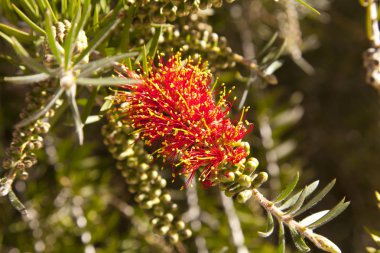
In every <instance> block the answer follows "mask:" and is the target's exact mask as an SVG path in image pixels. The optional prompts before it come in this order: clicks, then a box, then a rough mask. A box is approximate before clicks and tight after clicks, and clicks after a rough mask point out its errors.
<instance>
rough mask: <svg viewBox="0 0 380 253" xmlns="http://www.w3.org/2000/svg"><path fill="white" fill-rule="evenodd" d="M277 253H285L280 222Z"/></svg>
mask: <svg viewBox="0 0 380 253" xmlns="http://www.w3.org/2000/svg"><path fill="white" fill-rule="evenodd" d="M277 253H285V229H284V223H282V221H278V248H277Z"/></svg>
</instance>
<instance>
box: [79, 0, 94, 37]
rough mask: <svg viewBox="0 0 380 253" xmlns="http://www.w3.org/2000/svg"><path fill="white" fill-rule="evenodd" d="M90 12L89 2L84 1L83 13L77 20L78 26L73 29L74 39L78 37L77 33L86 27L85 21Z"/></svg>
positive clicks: (87, 0) (88, 0)
mask: <svg viewBox="0 0 380 253" xmlns="http://www.w3.org/2000/svg"><path fill="white" fill-rule="evenodd" d="M90 12H91V0H85V1H84V4H83V13H82V15H81V18H80V20H79V23H78V26H77V27H76V28H75V38H77V37H78V34H79V32H80V31H81V30H83V27H84V26H85V25H86V22H87V19H88V17H89V16H90Z"/></svg>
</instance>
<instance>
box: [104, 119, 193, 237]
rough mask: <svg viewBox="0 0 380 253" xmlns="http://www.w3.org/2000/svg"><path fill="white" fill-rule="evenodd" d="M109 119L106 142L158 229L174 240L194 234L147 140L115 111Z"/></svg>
mask: <svg viewBox="0 0 380 253" xmlns="http://www.w3.org/2000/svg"><path fill="white" fill-rule="evenodd" d="M108 119H109V121H108V124H107V125H105V126H104V127H103V129H102V134H103V136H104V143H105V144H106V145H107V146H108V149H109V151H110V153H111V154H112V155H113V157H114V158H115V159H116V160H117V161H118V162H117V164H116V167H117V168H118V169H119V170H120V171H121V173H122V175H123V177H124V178H125V180H126V182H127V184H128V190H129V191H130V192H131V193H132V194H134V200H135V201H136V202H137V203H138V205H139V206H140V207H141V208H142V209H144V210H146V213H147V214H148V215H149V216H150V217H151V220H150V223H151V225H152V226H153V228H154V231H155V232H156V233H157V234H159V235H161V236H165V238H167V239H169V241H170V242H171V243H177V242H178V241H180V240H183V239H186V238H188V237H190V236H191V230H189V229H188V228H187V226H186V224H185V223H184V221H182V220H181V219H180V218H178V217H177V214H176V213H177V209H178V206H177V204H175V203H173V202H172V200H171V196H170V194H169V193H168V191H167V190H165V187H166V183H167V182H166V180H165V179H164V178H162V176H161V175H160V174H159V172H158V170H159V168H158V166H157V165H152V160H153V157H152V156H151V155H150V154H148V153H147V152H146V151H145V150H144V146H143V142H142V141H141V140H139V139H138V136H137V135H136V134H132V133H131V132H132V131H133V129H132V128H131V127H129V126H128V125H124V124H122V123H121V121H117V120H116V119H115V116H114V115H111V113H109V117H108Z"/></svg>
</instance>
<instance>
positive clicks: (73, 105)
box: [66, 87, 83, 145]
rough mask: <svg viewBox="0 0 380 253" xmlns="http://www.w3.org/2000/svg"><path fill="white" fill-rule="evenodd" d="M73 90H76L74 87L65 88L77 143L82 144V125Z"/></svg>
mask: <svg viewBox="0 0 380 253" xmlns="http://www.w3.org/2000/svg"><path fill="white" fill-rule="evenodd" d="M75 92H76V87H73V88H72V89H69V90H66V96H67V98H68V101H69V105H70V107H71V113H72V116H73V119H74V125H75V131H76V133H77V135H78V140H79V144H80V145H82V144H83V125H82V121H81V118H80V113H79V109H78V105H77V102H76V100H75Z"/></svg>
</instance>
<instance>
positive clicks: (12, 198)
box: [8, 189, 28, 216]
mask: <svg viewBox="0 0 380 253" xmlns="http://www.w3.org/2000/svg"><path fill="white" fill-rule="evenodd" d="M8 198H9V201H10V202H11V205H12V206H13V207H14V208H15V209H16V210H17V211H19V212H20V213H21V214H22V215H25V216H28V212H27V211H26V208H25V206H24V204H23V203H21V201H20V200H19V199H18V197H17V196H16V194H15V193H14V192H13V190H12V189H11V190H10V191H9V192H8Z"/></svg>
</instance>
